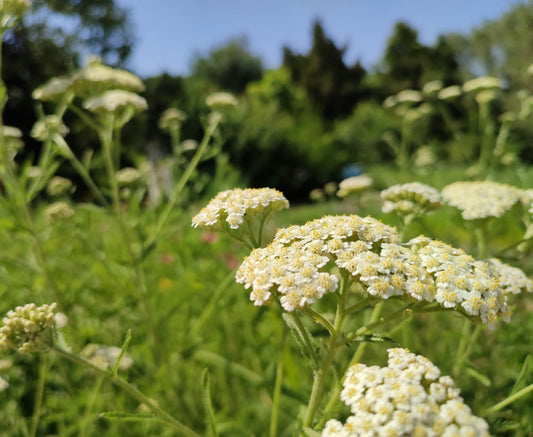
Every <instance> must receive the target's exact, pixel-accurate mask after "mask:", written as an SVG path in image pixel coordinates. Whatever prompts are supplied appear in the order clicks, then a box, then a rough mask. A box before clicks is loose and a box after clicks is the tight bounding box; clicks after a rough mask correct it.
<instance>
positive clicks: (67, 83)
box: [31, 76, 73, 102]
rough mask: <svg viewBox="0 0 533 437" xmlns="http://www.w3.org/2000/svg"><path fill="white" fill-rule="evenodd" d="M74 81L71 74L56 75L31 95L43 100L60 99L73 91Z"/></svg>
mask: <svg viewBox="0 0 533 437" xmlns="http://www.w3.org/2000/svg"><path fill="white" fill-rule="evenodd" d="M72 82H73V79H72V77H70V76H60V77H54V78H52V79H50V80H49V81H48V82H46V83H45V84H44V85H41V86H40V87H38V88H35V90H34V91H33V93H32V95H31V96H32V97H33V98H34V99H35V100H41V101H43V102H57V101H60V100H61V99H63V97H64V96H65V95H66V94H67V93H68V92H71V87H72Z"/></svg>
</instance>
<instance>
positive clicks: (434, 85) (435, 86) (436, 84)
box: [422, 80, 444, 96]
mask: <svg viewBox="0 0 533 437" xmlns="http://www.w3.org/2000/svg"><path fill="white" fill-rule="evenodd" d="M443 87H444V84H443V82H442V80H432V81H429V82H427V83H426V84H425V85H424V86H423V87H422V92H423V93H424V94H426V95H427V96H436V95H437V94H438V93H439V91H440V90H442V88H443Z"/></svg>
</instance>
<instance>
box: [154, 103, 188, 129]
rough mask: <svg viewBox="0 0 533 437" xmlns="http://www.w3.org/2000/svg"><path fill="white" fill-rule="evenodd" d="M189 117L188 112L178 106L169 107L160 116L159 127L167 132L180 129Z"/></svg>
mask: <svg viewBox="0 0 533 437" xmlns="http://www.w3.org/2000/svg"><path fill="white" fill-rule="evenodd" d="M186 119H187V114H185V112H183V111H181V110H179V109H177V108H168V109H165V110H164V111H163V113H162V114H161V117H160V118H159V128H160V129H162V130H165V131H167V132H171V131H176V130H179V129H180V127H181V125H182V123H183V122H184V121H185V120H186Z"/></svg>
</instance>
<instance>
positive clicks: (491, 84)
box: [463, 76, 503, 93]
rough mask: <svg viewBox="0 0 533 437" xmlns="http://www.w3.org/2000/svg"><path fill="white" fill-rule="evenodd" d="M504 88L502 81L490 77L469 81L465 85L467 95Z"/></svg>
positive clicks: (464, 89)
mask: <svg viewBox="0 0 533 437" xmlns="http://www.w3.org/2000/svg"><path fill="white" fill-rule="evenodd" d="M502 87H503V84H502V81H501V80H500V79H498V78H497V77H489V76H483V77H476V78H475V79H471V80H467V81H466V82H465V83H463V91H464V92H465V93H470V92H474V91H475V92H477V91H482V90H493V89H500V88H502Z"/></svg>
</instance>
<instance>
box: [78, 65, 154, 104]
mask: <svg viewBox="0 0 533 437" xmlns="http://www.w3.org/2000/svg"><path fill="white" fill-rule="evenodd" d="M71 80H72V85H71V86H70V89H71V90H72V91H73V92H74V93H75V94H76V95H77V96H79V97H82V98H88V97H93V96H95V95H99V94H102V93H104V92H105V91H110V90H117V89H119V90H125V91H135V92H141V91H144V83H143V82H142V80H141V79H140V78H139V77H138V76H136V75H135V74H133V73H130V72H129V71H126V70H120V69H117V68H112V67H109V66H107V65H104V64H102V62H101V60H100V59H99V58H98V57H93V58H92V59H90V60H89V62H88V63H87V66H86V67H85V68H83V69H81V70H79V71H77V72H76V73H74V74H73V75H72V76H71Z"/></svg>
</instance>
